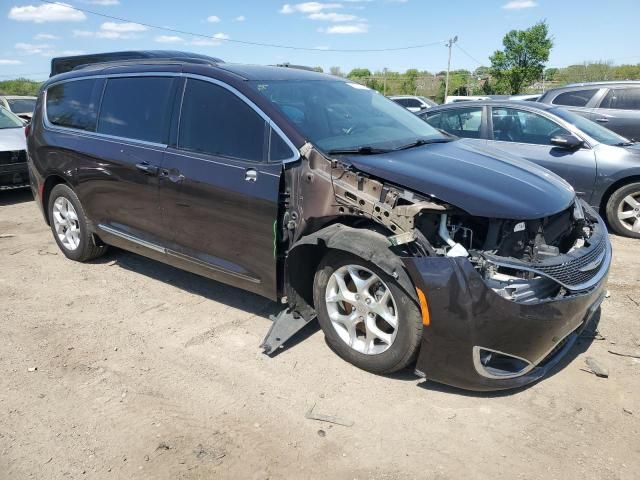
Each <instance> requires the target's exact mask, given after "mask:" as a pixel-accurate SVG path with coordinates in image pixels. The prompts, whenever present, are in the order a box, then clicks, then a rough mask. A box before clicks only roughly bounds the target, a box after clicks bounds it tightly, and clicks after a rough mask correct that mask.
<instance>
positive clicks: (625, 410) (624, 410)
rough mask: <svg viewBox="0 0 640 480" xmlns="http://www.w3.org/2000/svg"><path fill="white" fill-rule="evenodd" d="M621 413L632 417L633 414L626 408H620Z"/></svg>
mask: <svg viewBox="0 0 640 480" xmlns="http://www.w3.org/2000/svg"><path fill="white" fill-rule="evenodd" d="M622 411H623V412H624V413H626V414H627V415H633V412H632V411H631V410H629V409H628V408H622Z"/></svg>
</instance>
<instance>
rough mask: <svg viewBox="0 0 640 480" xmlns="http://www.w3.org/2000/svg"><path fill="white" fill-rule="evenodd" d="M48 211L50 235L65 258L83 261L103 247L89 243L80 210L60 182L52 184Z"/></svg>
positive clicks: (82, 211)
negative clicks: (51, 234)
mask: <svg viewBox="0 0 640 480" xmlns="http://www.w3.org/2000/svg"><path fill="white" fill-rule="evenodd" d="M48 212H49V223H50V225H51V231H52V232H53V238H54V239H55V241H56V243H57V244H58V247H60V250H62V253H64V254H65V256H66V257H67V258H69V259H71V260H76V261H78V262H85V261H87V260H91V259H94V258H96V257H99V256H100V255H102V254H103V253H104V252H105V251H106V250H107V247H106V246H99V245H96V244H95V243H94V242H93V236H92V235H91V232H90V231H89V226H88V225H87V217H86V216H85V213H84V209H83V208H82V205H81V204H80V200H78V197H77V195H76V194H75V192H74V191H73V190H72V189H71V188H70V187H69V186H67V185H65V184H62V183H61V184H58V185H56V186H55V187H53V190H51V194H50V195H49V206H48Z"/></svg>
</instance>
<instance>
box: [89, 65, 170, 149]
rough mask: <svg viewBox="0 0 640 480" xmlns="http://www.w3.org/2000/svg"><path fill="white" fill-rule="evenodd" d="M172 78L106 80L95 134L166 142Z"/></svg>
mask: <svg viewBox="0 0 640 480" xmlns="http://www.w3.org/2000/svg"><path fill="white" fill-rule="evenodd" d="M173 84H174V79H173V78H167V77H131V78H129V77H126V78H110V79H109V80H107V85H106V87H105V91H104V96H103V99H102V105H101V106H100V119H99V121H98V132H99V133H104V134H106V135H114V136H116V137H124V138H131V139H134V140H144V141H147V142H153V143H161V144H164V143H167V140H168V135H169V124H170V118H171V107H172V105H173V98H174V89H173V88H172V87H173Z"/></svg>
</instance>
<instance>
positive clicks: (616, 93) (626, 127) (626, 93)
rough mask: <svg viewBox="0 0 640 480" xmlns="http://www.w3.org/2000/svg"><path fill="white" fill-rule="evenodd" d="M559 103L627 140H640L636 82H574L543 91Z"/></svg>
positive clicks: (639, 97)
mask: <svg viewBox="0 0 640 480" xmlns="http://www.w3.org/2000/svg"><path fill="white" fill-rule="evenodd" d="M538 101H539V102H542V103H546V104H548V105H560V106H562V107H564V108H566V109H567V110H571V111H572V112H574V113H577V114H579V115H582V116H583V117H585V118H588V119H589V120H593V121H595V122H598V123H600V124H601V125H602V126H604V127H607V128H608V129H609V130H613V131H614V132H616V133H618V134H620V135H622V136H623V137H626V138H629V139H635V140H640V81H625V82H593V83H576V84H573V85H566V86H564V87H561V88H555V89H553V90H548V91H547V92H545V93H544V94H543V95H542V96H541V97H540V99H539V100H538Z"/></svg>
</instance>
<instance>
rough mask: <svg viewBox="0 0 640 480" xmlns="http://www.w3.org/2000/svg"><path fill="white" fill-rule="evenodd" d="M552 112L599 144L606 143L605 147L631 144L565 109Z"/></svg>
mask: <svg viewBox="0 0 640 480" xmlns="http://www.w3.org/2000/svg"><path fill="white" fill-rule="evenodd" d="M551 112H552V113H553V114H555V115H557V116H558V117H560V118H562V119H563V120H565V121H567V122H569V123H570V124H571V125H573V126H575V127H577V128H578V129H579V130H582V131H583V132H584V133H586V134H587V135H589V136H590V137H591V138H593V139H594V140H596V141H597V142H599V143H604V144H605V145H626V144H628V143H630V142H629V140H628V139H626V138H624V137H622V136H620V135H618V134H617V133H614V132H612V131H611V130H609V129H608V128H605V127H603V126H601V125H598V124H597V123H596V122H592V121H591V120H588V119H586V118H584V117H581V116H580V115H577V114H575V113H573V112H570V111H569V110H565V109H564V108H553V109H551Z"/></svg>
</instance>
